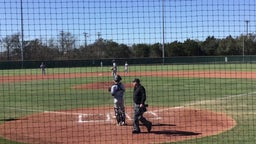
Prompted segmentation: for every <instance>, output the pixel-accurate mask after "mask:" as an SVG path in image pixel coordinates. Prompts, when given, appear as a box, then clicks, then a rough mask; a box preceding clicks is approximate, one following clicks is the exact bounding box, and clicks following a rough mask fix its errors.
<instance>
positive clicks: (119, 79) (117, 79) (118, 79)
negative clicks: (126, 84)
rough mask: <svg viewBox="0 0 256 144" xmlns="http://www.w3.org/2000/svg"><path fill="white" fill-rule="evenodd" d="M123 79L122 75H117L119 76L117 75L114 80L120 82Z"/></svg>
mask: <svg viewBox="0 0 256 144" xmlns="http://www.w3.org/2000/svg"><path fill="white" fill-rule="evenodd" d="M121 80H122V78H121V76H120V75H117V76H115V78H114V81H115V82H120V81H121Z"/></svg>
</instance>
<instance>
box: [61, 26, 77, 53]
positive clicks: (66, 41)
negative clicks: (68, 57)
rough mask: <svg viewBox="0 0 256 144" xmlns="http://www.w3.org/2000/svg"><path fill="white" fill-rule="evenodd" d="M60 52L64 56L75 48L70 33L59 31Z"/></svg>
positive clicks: (73, 38)
mask: <svg viewBox="0 0 256 144" xmlns="http://www.w3.org/2000/svg"><path fill="white" fill-rule="evenodd" d="M58 42H59V44H60V51H61V52H62V53H63V54H65V53H67V52H68V51H71V50H72V49H74V48H75V42H76V40H75V37H74V36H73V35H72V34H71V33H70V32H64V31H61V32H60V34H59V37H58Z"/></svg>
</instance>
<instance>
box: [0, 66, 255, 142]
mask: <svg viewBox="0 0 256 144" xmlns="http://www.w3.org/2000/svg"><path fill="white" fill-rule="evenodd" d="M123 69H124V68H123V67H119V70H121V71H122V70H123ZM188 70H190V71H193V70H194V71H204V70H205V71H214V70H215V71H219V70H222V71H237V72H239V71H243V72H244V71H248V72H256V64H199V65H195V64H193V65H151V66H139V65H137V66H130V71H136V72H140V71H188ZM46 71H47V74H53V73H84V72H107V71H108V72H109V71H110V67H83V68H51V69H47V70H46ZM40 73H41V71H40V69H24V70H1V71H0V75H1V76H12V75H30V74H40ZM133 78H134V77H132V76H127V77H125V76H123V82H124V83H128V82H131V81H132V79H133ZM140 79H141V80H142V84H143V85H144V86H145V88H146V89H147V95H148V99H147V102H148V103H149V104H150V105H151V106H166V107H175V106H187V107H192V108H200V109H208V110H211V111H215V112H221V113H227V114H228V115H230V116H231V117H233V118H234V119H235V120H236V121H237V126H236V127H235V128H233V129H232V130H230V131H227V132H224V133H222V134H219V135H216V136H209V137H204V138H200V139H193V140H188V141H183V142H178V143H179V144H180V143H184V144H187V143H191V144H194V143H197V144H207V143H209V144H213V143H214V144H216V143H218V144H219V143H225V144H229V143H232V144H241V143H243V144H254V143H255V141H256V117H255V115H256V106H255V103H256V98H255V97H256V79H232V78H185V77H184V78H182V77H155V76H151V77H146V76H142V77H140ZM110 80H111V77H101V76H99V77H91V78H72V79H48V80H34V81H26V82H15V83H14V82H12V83H4V84H0V91H1V93H0V107H1V108H0V120H1V121H0V123H3V122H5V121H7V120H11V119H16V118H19V117H22V116H25V115H29V114H32V113H38V112H43V111H54V110H69V109H74V108H86V107H98V106H103V105H104V106H112V105H113V102H112V101H113V99H112V97H111V96H110V95H109V93H108V91H107V90H80V89H72V88H71V87H72V86H74V85H79V84H85V83H91V82H97V81H110ZM125 101H126V105H127V106H131V105H132V88H128V89H127V91H126V94H125ZM0 143H11V144H14V143H15V142H10V141H7V140H4V139H0Z"/></svg>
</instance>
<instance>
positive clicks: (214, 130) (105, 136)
mask: <svg viewBox="0 0 256 144" xmlns="http://www.w3.org/2000/svg"><path fill="white" fill-rule="evenodd" d="M113 115H114V113H113V109H112V108H110V107H100V108H89V109H76V110H70V111H54V112H50V111H45V112H43V113H38V114H34V115H30V116H27V117H23V118H20V119H19V120H15V121H10V122H6V123H4V124H2V125H0V135H1V136H4V137H5V138H7V139H11V140H15V141H19V142H25V143H31V144H42V143H45V144H46V143H47V144H70V143H75V144H85V143H86V144H87V143H88V144H89V143H93V144H101V143H102V144H103V143H104V144H112V143H120V144H125V143H127V144H128V143H129V144H130V143H132V144H141V143H143V144H146V143H163V142H174V141H182V140H187V139H192V138H200V137H204V136H209V135H215V134H218V133H221V132H223V131H226V130H229V129H231V128H233V127H234V126H235V121H234V120H233V119H232V118H231V117H228V116H226V115H224V114H217V113H213V112H210V111H203V110H195V109H187V108H182V107H176V108H159V107H158V108H157V107H153V108H149V109H148V111H147V112H146V113H145V116H146V117H147V118H148V119H149V120H151V121H152V122H153V128H152V132H151V133H147V131H146V129H145V127H143V126H141V131H142V133H141V134H138V135H134V134H132V109H131V108H130V107H128V108H127V123H128V125H127V126H116V124H115V119H114V118H113Z"/></svg>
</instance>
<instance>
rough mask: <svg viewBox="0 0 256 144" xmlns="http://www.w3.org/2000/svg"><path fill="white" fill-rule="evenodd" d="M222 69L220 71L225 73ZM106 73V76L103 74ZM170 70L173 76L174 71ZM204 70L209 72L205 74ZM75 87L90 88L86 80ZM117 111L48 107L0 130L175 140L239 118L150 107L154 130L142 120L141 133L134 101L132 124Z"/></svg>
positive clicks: (136, 142) (9, 134)
mask: <svg viewBox="0 0 256 144" xmlns="http://www.w3.org/2000/svg"><path fill="white" fill-rule="evenodd" d="M169 74H171V73H164V74H161V73H155V75H157V76H161V75H165V76H170V75H169ZM217 74H220V76H221V73H217ZM94 75H95V76H96V75H98V74H93V73H87V74H81V75H78V74H63V75H61V74H58V75H56V76H55V75H46V76H43V77H42V76H22V77H19V78H18V76H15V77H12V78H7V77H3V78H2V79H1V80H2V81H0V82H2V83H3V82H16V81H28V80H36V79H52V78H69V77H70V78H71V77H72V78H74V77H86V76H94ZM101 75H102V76H104V74H101ZM106 75H107V74H106ZM130 75H131V76H138V75H136V74H135V73H134V74H133V73H130ZM139 75H146V76H147V75H154V73H153V72H150V73H146V72H145V73H144V74H142V73H140V74H139ZM171 75H172V76H173V75H175V73H173V74H171ZM193 75H194V76H195V77H196V76H202V75H200V74H198V73H196V72H193V73H191V75H188V73H186V75H185V74H184V75H181V76H189V77H192V76H193ZM241 75H242V74H241ZM68 76H69V77H68ZM204 76H205V77H207V75H206V74H205V75H204ZM215 76H216V73H215ZM225 76H227V77H231V75H229V76H228V75H227V73H225ZM236 76H237V74H236ZM251 76H252V75H251ZM208 77H212V75H211V73H209V75H208ZM217 77H218V76H217ZM15 79H17V80H15ZM95 84H96V85H97V86H99V87H100V85H101V84H99V83H95ZM90 85H93V84H90ZM102 87H105V86H102ZM73 88H85V85H83V86H80V87H79V86H75V87H73ZM113 116H114V113H113V108H112V107H95V108H81V109H73V110H66V111H44V112H41V113H36V114H33V115H29V116H26V117H22V118H18V119H17V120H13V121H7V122H5V123H3V124H1V125H0V136H1V137H4V138H6V139H10V140H13V141H18V142H25V143H31V144H42V143H43V144H46V143H47V144H71V143H74V144H85V143H86V144H87V143H88V144H89V143H93V144H100V143H102V144H111V143H120V144H141V143H143V144H146V143H164V142H176V141H183V140H188V139H193V138H200V137H204V136H210V135H216V134H219V133H221V132H223V131H227V130H230V129H232V128H233V127H234V126H235V125H236V122H235V121H234V120H233V119H232V118H231V117H229V116H227V115H226V114H222V113H215V112H211V111H206V110H199V109H191V108H186V107H149V108H148V111H147V112H146V113H145V114H144V116H145V117H146V118H148V119H149V120H150V121H152V123H153V127H152V131H151V132H150V133H148V132H147V130H146V128H145V127H144V126H143V125H141V126H140V127H141V131H142V133H141V134H132V128H133V127H132V120H133V110H132V107H126V116H127V117H126V120H127V124H128V125H126V126H117V125H116V122H115V118H114V117H113Z"/></svg>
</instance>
